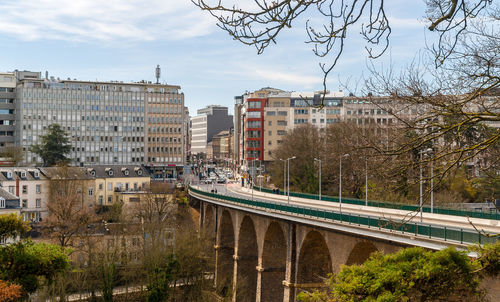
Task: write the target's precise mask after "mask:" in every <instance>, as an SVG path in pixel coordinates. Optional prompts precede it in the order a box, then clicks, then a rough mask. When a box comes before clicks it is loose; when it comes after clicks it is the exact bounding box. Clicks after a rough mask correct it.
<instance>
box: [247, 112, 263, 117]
mask: <svg viewBox="0 0 500 302" xmlns="http://www.w3.org/2000/svg"><path fill="white" fill-rule="evenodd" d="M260 117H261V115H260V111H248V112H247V118H260Z"/></svg>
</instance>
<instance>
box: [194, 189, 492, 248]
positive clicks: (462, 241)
mask: <svg viewBox="0 0 500 302" xmlns="http://www.w3.org/2000/svg"><path fill="white" fill-rule="evenodd" d="M189 192H190V194H192V195H193V194H194V195H195V196H198V197H200V196H203V197H205V198H208V199H211V200H214V201H219V202H222V203H225V204H228V205H229V204H232V205H239V206H243V207H247V208H251V209H259V210H260V211H264V212H265V213H268V214H269V215H271V214H281V215H284V217H283V218H285V219H286V217H288V219H292V218H291V217H300V218H305V219H306V220H307V221H309V223H310V224H313V225H317V224H316V223H314V222H315V221H316V222H317V221H321V222H322V223H325V222H326V223H327V224H341V225H347V226H349V227H350V228H359V227H361V228H365V229H366V228H367V229H370V230H378V231H381V232H385V233H387V232H389V233H390V234H391V235H392V236H394V237H397V236H404V237H406V238H409V239H411V240H413V242H414V244H411V241H410V242H407V241H405V242H402V243H404V244H409V245H417V246H418V245H420V246H422V245H421V244H418V240H415V239H421V240H425V241H427V240H430V241H433V242H441V243H446V244H445V246H447V245H456V244H458V245H468V244H484V243H494V242H496V241H497V240H498V238H497V237H494V236H490V234H488V233H483V232H478V231H477V230H475V229H473V228H470V229H466V228H455V227H447V226H441V225H433V224H425V223H420V222H415V221H398V220H394V219H388V218H384V217H375V216H369V215H363V214H351V213H345V212H342V213H340V212H338V211H333V210H327V209H322V208H314V207H306V206H300V205H291V204H284V203H280V202H271V201H262V200H249V199H244V198H238V197H234V196H228V195H223V194H218V193H209V192H205V191H203V190H200V189H197V188H194V187H192V186H191V187H189ZM423 246H424V247H427V248H433V247H432V246H431V245H429V246H425V245H423ZM443 247H444V246H443Z"/></svg>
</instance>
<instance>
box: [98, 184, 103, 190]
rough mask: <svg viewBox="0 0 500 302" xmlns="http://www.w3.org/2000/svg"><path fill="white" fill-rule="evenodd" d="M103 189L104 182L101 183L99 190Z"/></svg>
mask: <svg viewBox="0 0 500 302" xmlns="http://www.w3.org/2000/svg"><path fill="white" fill-rule="evenodd" d="M102 189H103V184H102V183H101V184H99V191H102Z"/></svg>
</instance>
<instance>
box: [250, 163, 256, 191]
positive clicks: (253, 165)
mask: <svg viewBox="0 0 500 302" xmlns="http://www.w3.org/2000/svg"><path fill="white" fill-rule="evenodd" d="M252 167H253V169H252V171H253V175H252V182H251V183H250V186H252V201H253V184H254V182H255V159H252Z"/></svg>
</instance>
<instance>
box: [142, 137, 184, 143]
mask: <svg viewBox="0 0 500 302" xmlns="http://www.w3.org/2000/svg"><path fill="white" fill-rule="evenodd" d="M151 142H153V143H155V142H156V143H180V142H181V138H180V137H164V136H160V137H155V136H152V137H151V136H150V137H148V143H151Z"/></svg>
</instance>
